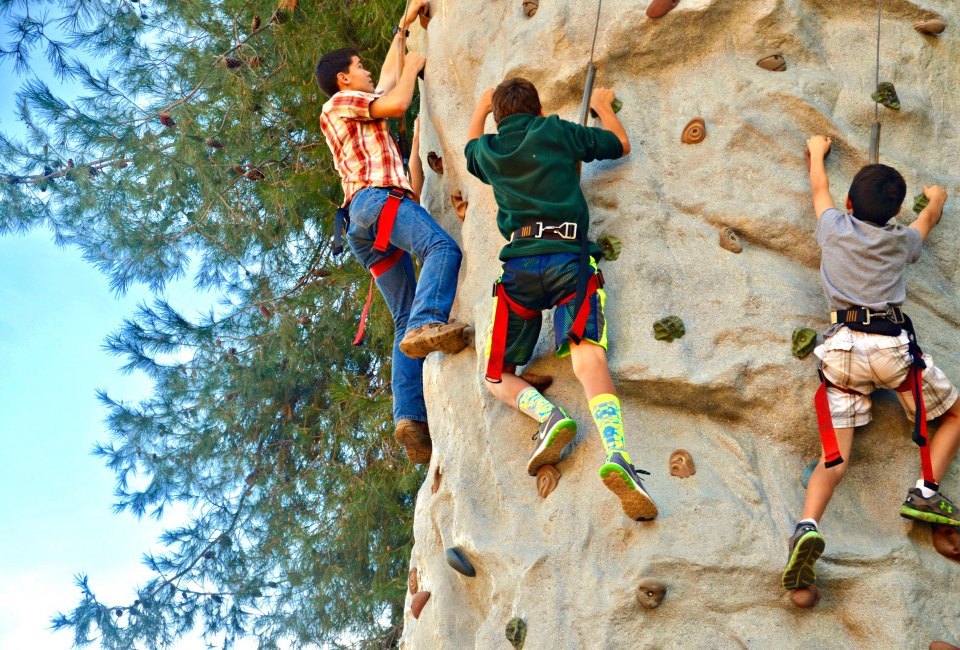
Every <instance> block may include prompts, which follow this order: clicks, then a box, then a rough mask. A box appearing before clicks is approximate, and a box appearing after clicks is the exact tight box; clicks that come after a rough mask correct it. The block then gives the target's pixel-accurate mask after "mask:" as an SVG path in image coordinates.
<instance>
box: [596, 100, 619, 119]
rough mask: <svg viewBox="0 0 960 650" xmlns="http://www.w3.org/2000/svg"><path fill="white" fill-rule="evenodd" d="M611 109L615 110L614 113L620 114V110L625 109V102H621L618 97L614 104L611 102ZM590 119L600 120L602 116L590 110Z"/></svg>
mask: <svg viewBox="0 0 960 650" xmlns="http://www.w3.org/2000/svg"><path fill="white" fill-rule="evenodd" d="M610 107H611V108H613V112H614V113H619V112H620V109H621V108H623V102H621V101H620V100H619V99H617V98H616V97H614V99H613V102H611V104H610ZM590 117H592V118H594V119H596V118H598V117H600V116H599V115H597V112H596V111H595V110H593V109H592V108H591V109H590Z"/></svg>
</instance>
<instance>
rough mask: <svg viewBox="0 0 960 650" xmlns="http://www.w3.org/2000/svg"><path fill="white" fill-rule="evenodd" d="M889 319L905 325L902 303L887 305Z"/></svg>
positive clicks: (896, 323)
mask: <svg viewBox="0 0 960 650" xmlns="http://www.w3.org/2000/svg"><path fill="white" fill-rule="evenodd" d="M887 320H888V321H890V322H891V323H894V324H895V325H903V324H904V323H905V322H906V318H905V317H904V314H903V308H902V307H900V305H889V306H888V307H887Z"/></svg>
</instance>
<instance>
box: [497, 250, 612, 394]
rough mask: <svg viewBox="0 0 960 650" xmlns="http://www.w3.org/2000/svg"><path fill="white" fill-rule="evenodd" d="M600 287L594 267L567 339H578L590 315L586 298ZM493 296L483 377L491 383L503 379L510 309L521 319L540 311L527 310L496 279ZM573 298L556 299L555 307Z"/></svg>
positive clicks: (600, 282)
mask: <svg viewBox="0 0 960 650" xmlns="http://www.w3.org/2000/svg"><path fill="white" fill-rule="evenodd" d="M602 287H603V274H602V273H601V272H600V269H597V270H596V272H595V273H594V274H593V275H591V276H590V280H589V281H588V282H587V287H586V292H585V295H584V297H583V301H582V302H581V304H580V308H579V309H578V310H577V312H576V314H575V316H574V318H573V324H572V325H571V326H570V331H569V333H568V336H569V337H570V338H571V340H574V341H576V342H579V341H580V339H582V338H583V332H584V330H586V327H587V319H588V318H589V317H590V298H591V297H592V296H593V294H595V293H596V292H597V290H598V289H600V288H602ZM493 296H494V297H495V298H496V299H497V311H496V314H494V317H493V333H492V334H491V335H490V358H489V359H488V360H487V372H486V379H487V381H489V382H491V383H494V384H499V383H500V382H501V381H503V357H504V355H505V354H506V351H507V325H508V322H509V317H510V312H511V311H512V312H513V313H514V314H516V315H517V316H519V317H520V318H522V319H523V320H531V319H534V318H536V317H537V316H538V315H539V314H540V310H538V309H529V308H528V307H524V306H523V305H521V304H520V303H518V302H517V301H515V300H513V299H512V298H511V297H510V296H508V295H507V290H506V289H505V288H504V287H503V283H501V282H500V281H497V282H496V283H495V284H494V285H493ZM575 298H577V292H576V291H574V292H573V293H571V294H570V295H568V296H567V297H565V298H564V299H563V300H561V301H560V302H558V303H557V307H560V306H562V305H565V304H567V303H568V302H570V301H571V300H574V299H575Z"/></svg>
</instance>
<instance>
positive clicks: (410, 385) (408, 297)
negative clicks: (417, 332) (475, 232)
mask: <svg viewBox="0 0 960 650" xmlns="http://www.w3.org/2000/svg"><path fill="white" fill-rule="evenodd" d="M369 234H370V233H369V232H368V231H367V229H364V228H363V227H362V226H359V225H357V226H356V227H354V224H353V223H351V225H350V229H349V231H348V233H347V241H348V243H349V245H350V248H351V250H352V251H353V253H354V255H355V256H356V257H357V259H358V260H359V261H360V263H361V264H362V265H363V266H364V268H368V269H369V268H370V267H371V266H372V265H373V264H375V263H376V262H378V261H379V260H381V259H382V258H383V256H382V255H381V254H380V253H378V252H376V251H374V250H373V240H372V239H371V238H370V236H369ZM391 252H392V251H389V250H388V251H387V253H386V254H390V253H391ZM375 282H376V285H377V288H378V289H379V290H380V293H381V294H382V295H383V298H384V300H385V301H386V303H387V307H389V309H390V313H391V314H392V315H393V323H394V328H395V329H394V335H393V364H392V366H391V368H390V381H391V387H392V391H393V420H394V423H395V425H396V429H395V431H394V437H395V438H396V440H397V442H399V443H400V444H401V445H402V446H403V447H404V449H405V451H406V453H407V458H409V459H410V461H411V462H413V463H416V464H425V463H429V462H430V455H431V453H432V449H433V447H432V443H431V441H430V432H429V427H428V426H427V406H426V403H425V402H424V399H423V359H411V358H410V357H408V356H407V355H405V354H403V353H402V352H401V351H400V340H401V339H402V338H403V333H404V331H406V328H407V321H408V319H409V317H410V307H411V305H412V304H413V297H414V293H415V291H416V282H417V281H416V275H415V273H414V269H413V261H412V260H411V259H410V256H409V255H404V256H403V257H401V258H400V260H399V261H398V262H397V263H396V264H395V265H394V266H393V268H391V269H390V270H388V271H387V272H386V273H384V274H383V275H381V276H380V277H379V278H377V279H376V280H375Z"/></svg>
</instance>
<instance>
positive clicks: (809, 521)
mask: <svg viewBox="0 0 960 650" xmlns="http://www.w3.org/2000/svg"><path fill="white" fill-rule="evenodd" d="M800 524H813V527H814V528H816V529H817V530H820V526H819V525H818V524H817V520H816V519H814V518H813V517H807V518H806V519H801V520H800V521H798V522H797V525H798V526H799V525H800Z"/></svg>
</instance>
